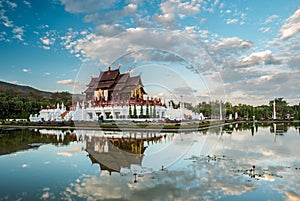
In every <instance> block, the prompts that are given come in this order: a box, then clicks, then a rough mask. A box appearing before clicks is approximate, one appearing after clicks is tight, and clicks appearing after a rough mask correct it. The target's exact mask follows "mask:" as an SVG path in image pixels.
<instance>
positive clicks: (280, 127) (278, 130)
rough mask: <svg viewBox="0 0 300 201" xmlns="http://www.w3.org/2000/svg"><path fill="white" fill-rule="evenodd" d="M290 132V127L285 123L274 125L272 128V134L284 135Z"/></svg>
mask: <svg viewBox="0 0 300 201" xmlns="http://www.w3.org/2000/svg"><path fill="white" fill-rule="evenodd" d="M287 131H288V125H287V124H284V123H277V124H276V123H273V124H271V126H270V132H271V133H274V134H276V135H283V134H284V133H286V132H287Z"/></svg>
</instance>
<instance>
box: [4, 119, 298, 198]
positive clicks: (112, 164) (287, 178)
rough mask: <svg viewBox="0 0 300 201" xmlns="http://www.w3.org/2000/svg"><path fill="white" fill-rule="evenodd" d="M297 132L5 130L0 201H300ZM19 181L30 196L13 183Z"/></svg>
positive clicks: (230, 128) (234, 128) (255, 127)
mask: <svg viewBox="0 0 300 201" xmlns="http://www.w3.org/2000/svg"><path fill="white" fill-rule="evenodd" d="M299 130H300V126H299V125H297V124H293V125H288V124H279V123H276V124H274V123H271V124H267V123H265V124H258V123H257V122H251V123H245V124H232V125H226V126H224V127H214V128H212V129H207V130H203V131H201V132H192V133H164V134H160V133H142V132H134V133H129V132H128V133H125V132H123V133H121V132H103V131H94V130H46V129H39V130H38V129H32V130H26V129H13V130H3V129H2V130H0V133H1V137H0V145H1V146H0V147H1V152H0V153H1V155H2V156H1V157H0V163H1V164H4V165H2V166H1V168H2V169H1V170H2V171H0V172H2V173H0V177H1V178H4V180H2V181H1V182H0V187H1V189H4V190H3V191H2V192H1V193H0V200H5V199H6V198H7V199H8V200H9V199H10V200H17V199H22V200H38V199H48V200H58V199H59V198H60V199H61V200H176V199H177V200H184V199H185V200H218V199H222V200H234V199H237V200H252V199H253V198H254V197H256V198H259V199H260V200H276V199H277V200H299V199H300V197H299V195H300V192H299V190H298V189H300V177H299V174H300V158H299V152H300V146H299V140H300V138H299V137H300V136H299V132H300V131H299ZM274 139H275V140H274ZM24 150H27V151H26V152H24V153H22V154H21V151H24ZM22 155H23V157H22ZM34 156H35V157H34ZM36 156H39V157H40V159H39V160H40V161H35V160H38V159H37V158H38V157H36ZM19 160H26V162H22V163H19ZM16 164H18V165H17V166H18V167H20V168H19V169H18V168H16ZM24 164H25V165H26V166H22V165H24ZM70 164H72V166H71V165H70ZM91 164H92V165H91ZM25 170H27V172H25ZM30 170H32V171H30ZM36 172H39V174H40V175H41V176H40V177H37V178H35V177H34V178H35V179H32V177H33V176H34V175H35V173H36ZM43 172H45V173H47V176H46V175H45V174H43ZM7 173H9V174H7ZM62 173H63V174H62ZM56 175H58V176H56ZM24 178H30V180H32V184H31V189H28V187H27V186H26V185H22V184H21V183H20V182H19V183H18V182H17V181H18V180H22V179H24ZM9 180H11V181H12V182H11V183H10V182H5V183H4V182H3V181H9ZM25 183H26V182H25ZM37 189H38V190H37ZM45 189H46V190H45ZM112 189H113V190H112ZM24 192H26V195H24ZM33 192H39V193H38V195H36V194H37V193H33ZM12 195H17V196H16V197H13V198H14V199H12ZM29 195H30V196H29Z"/></svg>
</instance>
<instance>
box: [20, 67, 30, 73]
mask: <svg viewBox="0 0 300 201" xmlns="http://www.w3.org/2000/svg"><path fill="white" fill-rule="evenodd" d="M22 71H23V72H24V73H29V72H30V70H29V69H28V68H23V69H22Z"/></svg>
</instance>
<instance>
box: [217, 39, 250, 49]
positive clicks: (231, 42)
mask: <svg viewBox="0 0 300 201" xmlns="http://www.w3.org/2000/svg"><path fill="white" fill-rule="evenodd" d="M252 46H253V43H252V42H250V41H246V40H242V39H240V38H238V37H231V38H221V39H220V41H219V42H218V43H217V44H216V45H214V46H213V50H215V51H228V50H232V49H235V50H241V49H249V48H251V47H252Z"/></svg>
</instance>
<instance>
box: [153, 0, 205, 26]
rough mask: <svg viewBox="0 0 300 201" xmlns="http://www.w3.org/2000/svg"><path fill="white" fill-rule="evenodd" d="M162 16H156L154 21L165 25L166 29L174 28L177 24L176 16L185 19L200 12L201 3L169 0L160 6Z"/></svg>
mask: <svg viewBox="0 0 300 201" xmlns="http://www.w3.org/2000/svg"><path fill="white" fill-rule="evenodd" d="M160 10H161V12H162V14H158V13H156V14H154V15H153V20H155V21H156V22H159V23H161V24H163V26H165V27H172V26H174V25H175V24H177V22H176V16H179V17H180V18H184V17H185V16H191V15H195V14H198V13H199V12H200V2H198V1H190V2H188V1H185V2H184V1H180V0H179V1H173V0H167V1H164V2H162V3H161V4H160Z"/></svg>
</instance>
